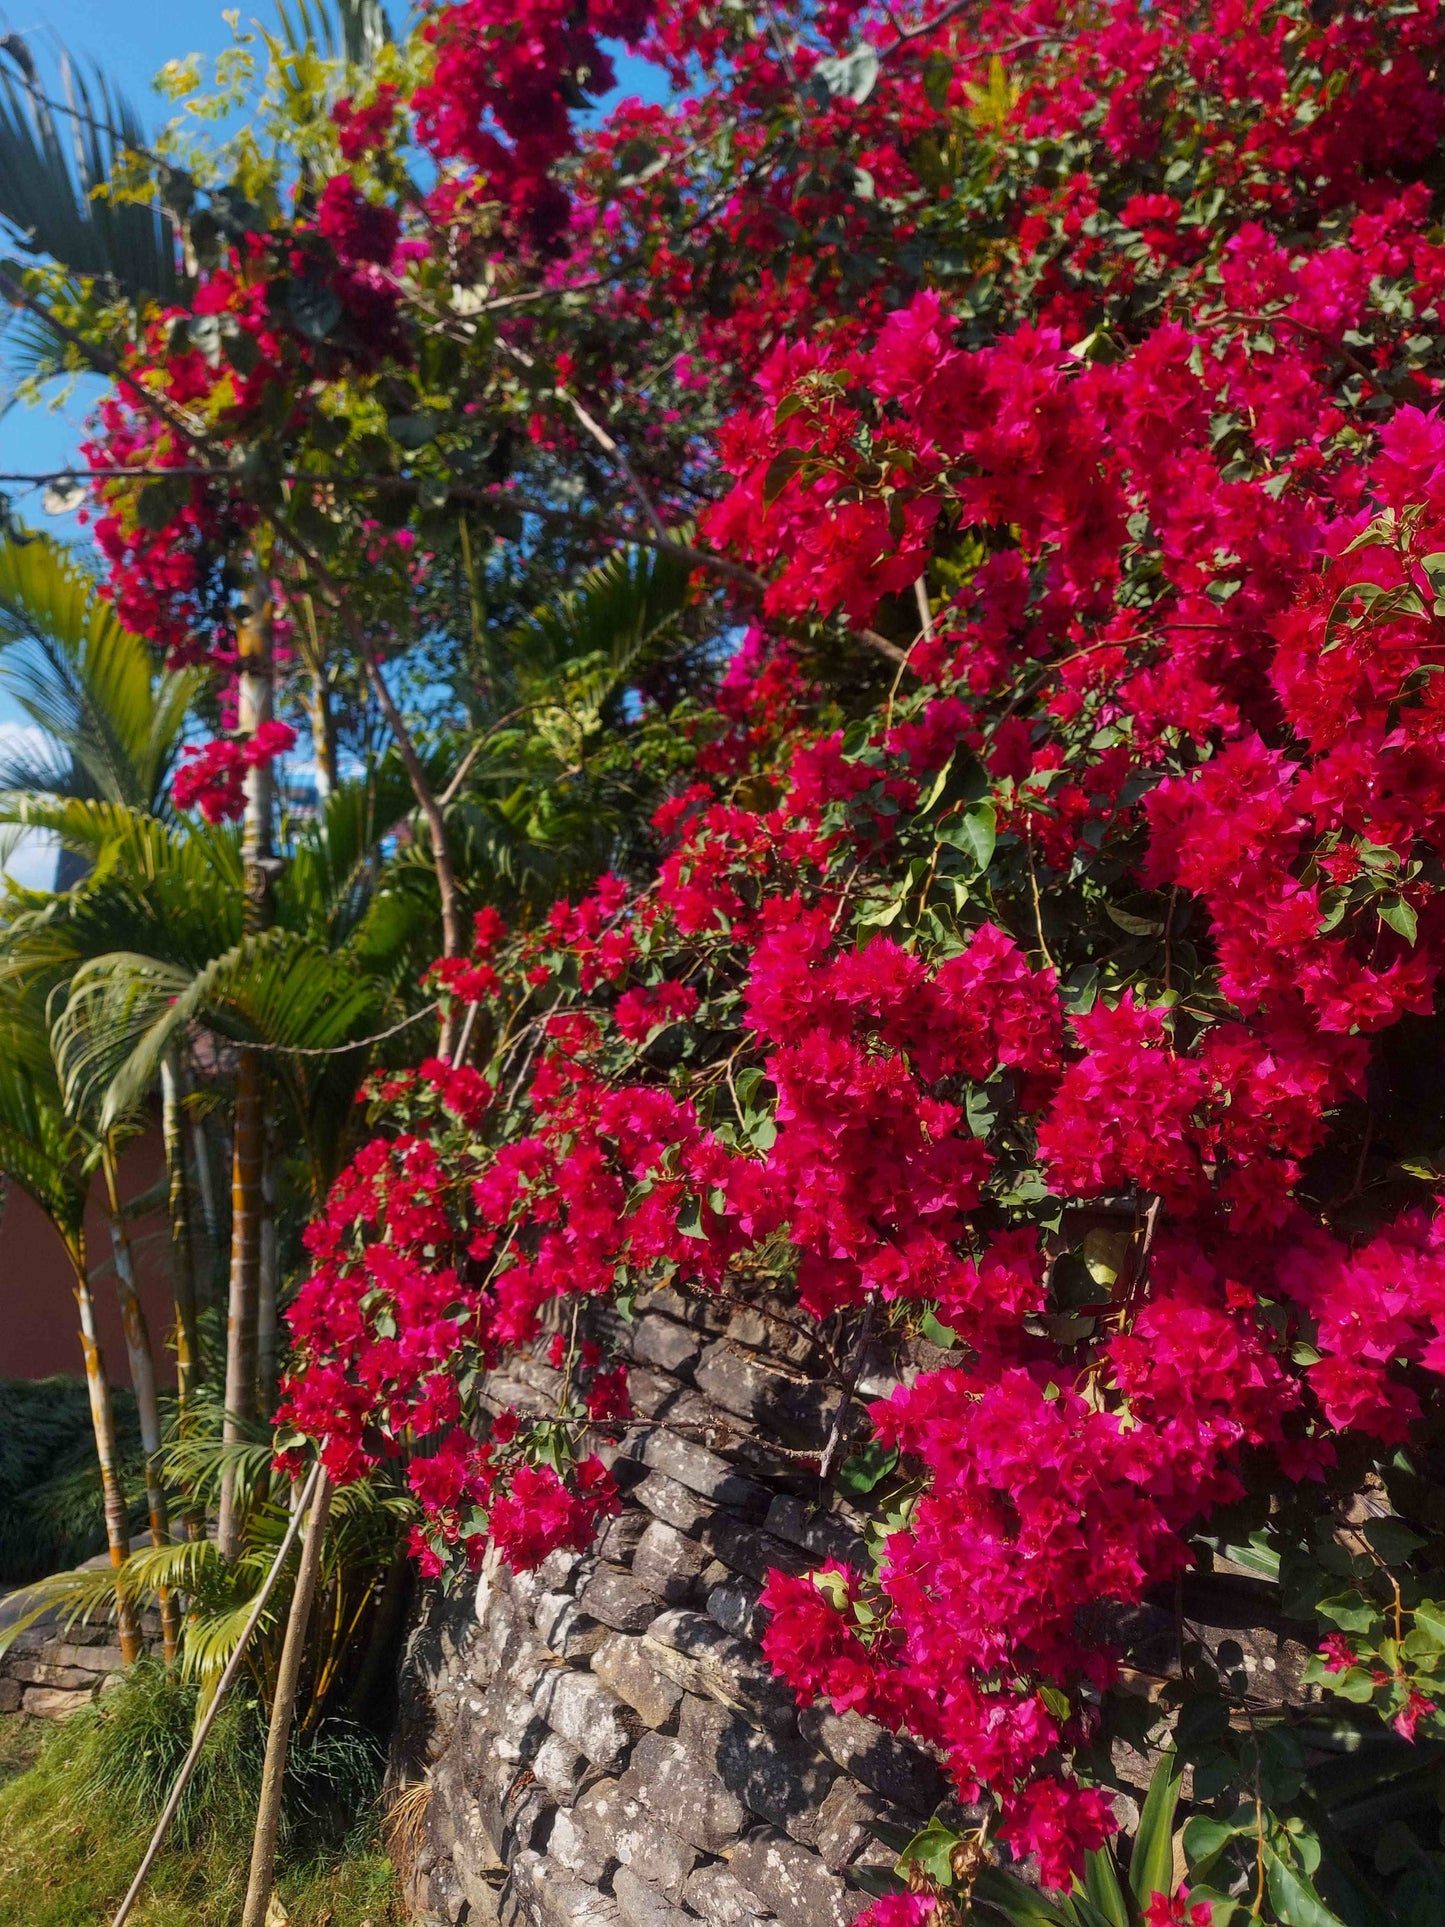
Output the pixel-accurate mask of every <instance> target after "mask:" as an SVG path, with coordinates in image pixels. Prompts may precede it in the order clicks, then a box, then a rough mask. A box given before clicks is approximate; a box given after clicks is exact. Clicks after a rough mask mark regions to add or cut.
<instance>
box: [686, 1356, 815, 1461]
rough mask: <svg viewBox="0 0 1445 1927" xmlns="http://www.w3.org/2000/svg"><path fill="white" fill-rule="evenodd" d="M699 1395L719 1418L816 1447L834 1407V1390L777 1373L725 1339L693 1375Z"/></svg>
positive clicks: (705, 1357)
mask: <svg viewBox="0 0 1445 1927" xmlns="http://www.w3.org/2000/svg"><path fill="white" fill-rule="evenodd" d="M693 1382H694V1384H695V1385H696V1386H697V1388H698V1390H699V1391H700V1392H703V1393H705V1394H706V1396H707V1397H708V1398H710V1399H711V1400H712V1401H713V1403H714V1404H716V1405H720V1406H721V1407H722V1408H723V1410H724V1411H725V1412H732V1413H734V1414H736V1416H737V1417H739V1418H741V1419H745V1420H747V1422H748V1424H749V1425H752V1426H758V1427H759V1428H761V1429H763V1430H766V1431H770V1432H773V1433H774V1434H775V1435H780V1436H782V1437H783V1438H785V1439H787V1440H789V1441H797V1442H798V1443H804V1444H810V1445H811V1444H821V1442H822V1440H823V1437H824V1435H825V1433H826V1431H827V1428H828V1424H829V1422H830V1420H831V1417H832V1413H833V1412H834V1411H835V1410H836V1408H837V1405H838V1398H839V1395H838V1393H837V1392H836V1391H835V1390H832V1389H829V1388H827V1387H825V1386H822V1385H812V1384H809V1383H808V1382H807V1381H806V1380H800V1379H799V1378H798V1377H797V1376H796V1375H795V1374H794V1373H792V1372H780V1371H779V1370H778V1369H777V1368H776V1366H774V1365H772V1364H770V1363H769V1362H768V1360H767V1359H765V1358H760V1357H759V1356H757V1354H756V1353H753V1352H746V1351H741V1350H739V1348H738V1346H737V1345H736V1344H735V1343H734V1342H733V1341H732V1340H731V1339H730V1338H722V1339H719V1340H718V1342H717V1343H716V1344H715V1345H709V1346H708V1348H707V1350H706V1351H705V1352H704V1353H703V1354H702V1357H701V1358H700V1359H699V1360H698V1362H697V1365H696V1367H695V1369H694V1371H693Z"/></svg>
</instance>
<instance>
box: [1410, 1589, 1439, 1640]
mask: <svg viewBox="0 0 1445 1927" xmlns="http://www.w3.org/2000/svg"><path fill="white" fill-rule="evenodd" d="M1415 1629H1416V1631H1417V1632H1422V1633H1427V1634H1428V1635H1429V1636H1430V1638H1431V1639H1433V1640H1434V1642H1435V1644H1436V1645H1437V1646H1441V1647H1445V1608H1442V1607H1440V1606H1439V1605H1437V1604H1436V1602H1435V1601H1434V1600H1433V1599H1422V1600H1421V1601H1420V1603H1419V1605H1418V1606H1417V1607H1416V1608H1415Z"/></svg>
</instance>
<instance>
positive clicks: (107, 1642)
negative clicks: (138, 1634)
mask: <svg viewBox="0 0 1445 1927" xmlns="http://www.w3.org/2000/svg"><path fill="white" fill-rule="evenodd" d="M3 1617H4V1602H3V1600H0V1623H3ZM146 1618H147V1622H148V1623H147V1624H146V1625H145V1627H144V1628H143V1630H144V1631H145V1633H146V1634H147V1641H148V1644H151V1645H154V1644H156V1643H158V1640H159V1633H160V1626H159V1622H157V1621H155V1619H154V1615H153V1614H148V1615H147V1616H146ZM115 1637H116V1634H115V1628H114V1626H71V1627H68V1628H65V1629H62V1628H61V1627H60V1626H59V1625H58V1624H56V1623H55V1622H54V1621H53V1620H51V1621H48V1622H43V1623H42V1624H40V1625H38V1626H31V1627H30V1628H28V1629H27V1630H26V1631H25V1632H23V1633H17V1634H16V1636H15V1638H14V1640H13V1641H12V1643H11V1644H10V1646H9V1647H8V1648H7V1649H6V1651H5V1652H4V1653H0V1714H4V1713H29V1714H30V1715H32V1716H33V1717H35V1718H39V1719H46V1720H63V1719H64V1718H65V1717H66V1715H67V1714H70V1713H74V1712H77V1711H78V1710H79V1709H80V1708H81V1707H82V1706H88V1705H89V1704H90V1702H91V1701H92V1700H93V1699H94V1698H95V1697H96V1695H97V1694H98V1693H100V1692H102V1691H103V1690H104V1688H105V1686H106V1684H107V1683H108V1682H109V1681H110V1680H112V1679H113V1678H115V1676H116V1675H117V1674H118V1673H119V1672H120V1670H121V1667H122V1665H123V1664H124V1661H123V1660H122V1658H121V1651H120V1647H119V1646H118V1645H116V1644H115Z"/></svg>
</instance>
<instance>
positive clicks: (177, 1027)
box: [50, 930, 378, 1130]
mask: <svg viewBox="0 0 1445 1927" xmlns="http://www.w3.org/2000/svg"><path fill="white" fill-rule="evenodd" d="M377 989H378V987H377V985H376V983H375V982H374V980H373V979H371V978H369V977H368V976H366V975H365V974H364V973H363V972H362V971H361V970H359V969H358V968H357V966H356V964H355V963H354V962H353V961H352V960H351V959H350V958H349V957H347V956H345V955H331V954H329V953H328V952H327V951H326V950H324V949H322V948H321V947H320V946H319V945H318V944H316V943H313V942H310V941H308V940H307V939H305V938H302V937H298V936H297V935H296V934H295V933H293V932H291V931H286V930H269V931H266V932H264V933H262V934H261V935H259V936H251V937H245V938H243V939H242V941H241V942H240V943H239V944H236V945H234V946H233V947H232V948H231V949H229V950H227V951H225V952H224V953H223V954H222V955H221V956H219V957H217V958H215V959H214V960H213V961H212V962H210V963H209V964H207V965H206V966H205V967H204V968H203V969H201V970H199V971H196V972H195V973H194V974H192V973H189V972H187V971H186V970H184V969H183V968H181V967H180V966H178V965H175V964H172V963H168V962H166V961H164V960H163V959H161V958H158V957H154V956H144V955H137V954H136V953H134V952H119V953H113V954H111V955H107V956H101V957H95V958H92V959H91V960H90V961H88V962H86V963H83V964H82V965H81V966H80V967H79V969H77V970H76V972H75V974H74V976H73V977H72V978H71V980H70V984H69V987H68V994H67V995H66V997H65V1000H64V1002H63V1003H62V1004H61V1005H60V1007H59V1008H58V1010H57V1011H56V1012H55V1013H54V1014H53V1016H52V1021H51V1031H50V1041H51V1049H52V1051H53V1052H54V1054H55V1061H56V1065H57V1067H58V1069H59V1072H60V1079H61V1088H62V1090H63V1091H64V1093H65V1099H66V1103H67V1105H68V1106H70V1107H71V1108H72V1110H74V1111H75V1112H76V1113H77V1114H94V1115H96V1116H97V1118H98V1121H99V1125H100V1128H101V1129H102V1130H106V1129H109V1128H110V1127H111V1126H112V1125H113V1124H115V1123H117V1122H119V1121H120V1120H121V1119H123V1118H125V1117H126V1116H128V1115H129V1114H130V1113H131V1112H132V1111H133V1110H134V1109H135V1107H136V1106H137V1105H138V1104H139V1103H140V1101H141V1099H142V1097H143V1096H144V1094H145V1092H146V1091H147V1090H149V1088H150V1086H151V1085H152V1083H153V1082H154V1081H155V1079H156V1078H157V1077H158V1076H159V1074H160V1065H161V1060H162V1059H163V1057H164V1056H165V1054H166V1052H167V1050H169V1049H170V1048H171V1047H172V1045H173V1044H175V1043H176V1042H177V1041H178V1040H179V1039H180V1038H181V1037H183V1036H184V1034H185V1033H186V1031H187V1030H188V1029H189V1027H190V1026H191V1025H192V1024H195V1023H202V1024H205V1025H206V1026H207V1027H208V1028H210V1029H212V1030H214V1031H217V1032H219V1033H220V1034H221V1035H222V1036H225V1037H228V1038H230V1039H231V1040H232V1041H234V1042H237V1043H258V1044H263V1045H265V1046H267V1047H268V1048H270V1049H273V1050H276V1051H281V1052H284V1051H286V1050H304V1051H313V1050H325V1049H329V1048H331V1047H333V1046H336V1045H339V1044H344V1043H345V1042H346V1041H347V1039H348V1038H349V1037H350V1036H354V1035H355V1034H356V1033H357V1031H358V1029H359V1028H360V1027H361V1026H363V1025H364V1024H365V1023H366V1022H368V1021H370V1020H372V1019H374V1017H375V1015H376V1010H377V1002H378V996H377Z"/></svg>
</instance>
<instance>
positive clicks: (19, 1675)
mask: <svg viewBox="0 0 1445 1927" xmlns="http://www.w3.org/2000/svg"><path fill="white" fill-rule="evenodd" d="M9 1670H10V1675H11V1677H12V1678H13V1679H18V1680H20V1681H22V1682H23V1683H24V1684H25V1685H26V1686H58V1687H60V1688H61V1689H62V1690H63V1691H65V1692H86V1693H89V1692H92V1691H94V1689H95V1687H96V1686H97V1685H98V1684H99V1680H100V1675H99V1674H98V1673H93V1672H91V1670H90V1669H89V1667H80V1666H47V1665H46V1663H45V1661H44V1660H43V1659H16V1660H12V1661H11V1663H10V1669H9Z"/></svg>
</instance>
